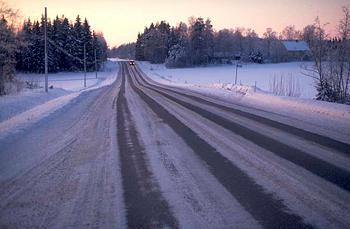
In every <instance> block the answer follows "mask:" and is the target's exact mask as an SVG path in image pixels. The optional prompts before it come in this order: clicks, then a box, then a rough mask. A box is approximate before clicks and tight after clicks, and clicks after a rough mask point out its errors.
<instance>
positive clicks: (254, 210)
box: [126, 69, 313, 228]
mask: <svg viewBox="0 0 350 229" xmlns="http://www.w3.org/2000/svg"><path fill="white" fill-rule="evenodd" d="M126 73H127V76H128V77H129V79H130V85H131V87H132V89H133V90H134V91H135V92H136V93H137V94H138V95H139V96H140V97H141V98H142V99H143V100H144V101H145V102H146V104H148V106H149V107H150V108H151V109H152V110H153V112H154V113H156V114H157V115H158V116H159V117H160V118H161V119H162V120H163V121H164V122H165V123H167V124H168V125H169V126H170V127H171V128H172V129H173V130H174V131H175V132H176V133H177V134H178V135H179V136H180V137H181V138H182V139H183V140H184V141H185V142H186V144H187V145H188V146H189V147H191V148H192V149H193V151H194V152H196V154H197V155H198V156H199V157H200V158H201V159H202V160H203V161H204V162H205V164H206V165H207V166H208V168H209V170H210V172H211V173H212V174H213V175H214V176H215V177H216V178H217V179H218V180H219V181H220V182H221V184H222V185H223V186H224V187H225V188H226V189H227V190H228V191H229V192H230V193H231V194H232V195H233V196H234V197H235V198H236V199H237V200H238V202H239V203H240V204H241V205H242V206H243V207H244V208H245V209H246V210H247V211H248V212H249V213H250V214H251V215H252V216H253V217H254V218H255V219H256V220H257V221H258V222H259V223H261V225H262V226H263V227H264V228H313V227H312V226H311V225H309V224H306V223H304V222H303V219H302V218H301V217H300V216H298V215H295V214H292V213H289V212H288V208H287V207H286V206H285V205H284V204H283V202H282V201H281V200H279V199H276V198H275V197H274V196H273V195H272V194H271V193H267V192H266V191H264V189H263V188H262V187H261V186H260V185H258V184H257V183H256V182H255V181H254V180H253V179H251V178H250V177H249V176H248V175H247V174H246V173H245V172H243V171H242V170H241V169H240V168H239V167H237V166H235V165H234V164H232V163H231V162H230V161H229V160H228V159H227V158H225V157H224V156H222V155H221V154H220V153H219V152H217V150H216V149H215V148H213V147H212V146H211V145H210V144H208V143H207V142H206V141H204V140H203V139H202V138H200V137H199V136H198V135H197V134H196V133H195V132H194V131H193V130H191V129H190V128H189V127H187V126H186V125H184V124H183V123H182V122H181V121H179V120H178V119H177V118H176V117H175V116H174V115H172V114H170V113H169V112H168V111H167V110H166V109H165V108H164V107H162V106H161V105H160V104H159V103H157V102H156V100H154V99H153V98H152V97H150V96H149V95H147V94H146V93H145V92H144V91H143V90H141V89H140V88H138V87H137V86H136V85H135V83H134V82H133V80H135V78H134V77H131V74H130V72H129V70H128V69H126ZM266 209H268V210H266Z"/></svg>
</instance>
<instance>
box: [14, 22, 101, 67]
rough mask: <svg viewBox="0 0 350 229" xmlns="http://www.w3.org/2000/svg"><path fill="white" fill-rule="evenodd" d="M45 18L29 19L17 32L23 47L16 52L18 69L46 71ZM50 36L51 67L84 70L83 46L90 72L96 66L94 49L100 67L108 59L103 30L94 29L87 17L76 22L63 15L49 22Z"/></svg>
mask: <svg viewBox="0 0 350 229" xmlns="http://www.w3.org/2000/svg"><path fill="white" fill-rule="evenodd" d="M44 25H45V21H44V18H43V17H42V18H41V21H33V22H31V20H30V19H28V20H26V21H25V22H24V23H23V27H22V29H21V30H20V32H19V33H18V35H17V39H18V41H19V44H20V48H19V49H18V51H17V53H16V62H17V65H16V69H17V70H18V71H23V72H36V73H42V72H44ZM47 36H48V70H49V72H59V71H82V70H83V66H84V65H83V64H84V63H83V60H84V46H85V50H86V66H87V71H93V70H94V69H95V52H96V59H97V60H98V61H97V68H98V69H99V68H100V66H101V63H102V62H103V61H105V60H106V58H107V43H106V41H105V39H104V37H103V34H101V33H95V32H92V31H91V28H90V25H89V23H88V21H87V19H86V18H85V20H84V21H83V22H82V20H81V18H80V17H79V15H78V16H77V17H76V19H75V21H74V23H71V22H70V21H69V20H68V18H66V17H64V16H62V17H58V16H56V18H55V19H54V20H53V21H51V20H48V22H47Z"/></svg>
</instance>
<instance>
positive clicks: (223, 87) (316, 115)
mask: <svg viewBox="0 0 350 229" xmlns="http://www.w3.org/2000/svg"><path fill="white" fill-rule="evenodd" d="M303 64H309V65H310V64H311V63H310V62H306V63H300V62H294V63H281V64H263V65H259V64H247V65H244V66H243V68H239V70H238V71H239V73H238V82H241V83H242V85H240V84H239V85H234V84H232V82H233V81H234V71H235V67H234V66H230V65H223V66H210V67H196V68H184V69H167V68H166V67H165V66H164V65H163V64H150V63H148V62H138V66H140V68H141V69H142V70H143V71H144V72H145V73H146V74H147V75H148V76H149V77H151V78H152V79H153V80H155V81H157V82H160V83H162V84H166V85H171V86H176V87H181V88H187V89H189V90H191V91H194V92H197V93H198V92H199V93H201V94H203V95H208V96H210V97H211V98H215V99H218V100H219V101H222V102H228V103H231V102H233V103H235V104H240V105H243V106H248V107H253V108H256V109H259V110H262V111H268V112H269V113H268V115H269V117H268V118H273V117H270V116H271V115H272V114H274V113H275V114H277V115H278V117H276V118H277V119H281V117H284V116H285V117H292V118H293V119H294V120H300V121H302V122H301V123H303V124H300V123H297V122H294V123H290V124H291V125H296V126H298V125H299V124H300V125H302V126H299V127H300V128H303V127H305V124H306V123H310V124H311V125H312V126H320V127H322V128H323V129H327V130H328V131H331V130H332V131H334V132H342V133H343V134H346V135H348V136H350V130H349V129H348V128H347V127H348V123H350V106H348V105H343V104H335V103H329V102H324V101H317V100H315V99H313V97H314V96H315V94H316V90H315V88H314V82H313V79H312V78H310V77H307V76H305V75H304V74H303V73H302V71H303V70H302V68H301V65H303ZM289 74H292V75H293V74H294V75H295V76H297V77H299V83H300V86H301V87H302V96H301V97H288V96H276V95H274V94H272V93H271V92H269V83H270V82H271V80H273V77H274V75H276V76H278V75H286V76H288V75H289ZM255 81H257V88H255V86H254V84H255ZM261 115H263V116H264V112H262V113H261ZM280 121H282V122H287V121H288V120H280ZM344 127H345V128H344ZM311 129H313V127H311V126H310V130H311ZM315 131H316V130H315Z"/></svg>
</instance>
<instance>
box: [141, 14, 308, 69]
mask: <svg viewBox="0 0 350 229" xmlns="http://www.w3.org/2000/svg"><path fill="white" fill-rule="evenodd" d="M306 29H307V28H305V29H304V30H303V31H298V30H297V29H295V27H294V26H287V27H286V28H285V29H284V30H283V31H282V32H281V33H280V34H278V33H277V32H276V31H273V30H272V29H271V28H267V29H266V32H265V33H264V34H263V37H259V36H258V34H257V33H256V32H255V31H254V30H253V29H244V28H236V29H222V30H219V31H215V30H214V28H213V26H212V24H211V21H210V19H207V20H204V19H203V18H190V20H189V23H188V25H187V24H186V23H183V22H180V23H179V24H178V25H177V26H175V27H171V26H170V25H169V24H168V23H167V22H165V21H161V22H159V23H156V24H154V23H152V24H151V25H150V26H149V27H146V28H145V29H144V31H143V33H139V34H138V36H137V41H136V46H135V58H136V59H137V60H148V61H150V62H151V63H164V62H165V63H166V65H167V66H168V67H185V66H191V65H206V64H209V63H217V62H218V61H222V60H223V59H225V58H227V59H232V58H234V56H240V58H242V60H244V61H252V62H259V63H262V62H282V61H288V56H287V51H286V49H285V48H284V47H283V45H282V43H281V40H302V39H304V36H305V35H307V32H308V31H307V30H306Z"/></svg>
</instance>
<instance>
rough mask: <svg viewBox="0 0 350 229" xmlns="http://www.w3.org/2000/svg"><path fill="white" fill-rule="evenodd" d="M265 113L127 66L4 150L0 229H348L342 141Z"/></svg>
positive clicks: (3, 142)
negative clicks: (109, 81)
mask: <svg viewBox="0 0 350 229" xmlns="http://www.w3.org/2000/svg"><path fill="white" fill-rule="evenodd" d="M262 112H263V111H262V110H261V109H259V110H256V109H254V108H252V107H242V106H241V105H238V104H234V103H228V102H225V103H223V102H221V101H219V100H217V99H215V98H213V97H210V96H209V95H203V94H200V93H197V92H193V91H190V90H186V89H181V88H178V87H171V86H166V85H162V84H159V83H157V82H154V81H152V80H151V79H150V78H148V77H147V76H146V75H145V74H144V73H143V72H142V71H141V70H140V69H139V68H138V67H137V66H129V65H128V64H127V63H126V62H120V70H119V76H118V78H117V81H116V82H115V83H113V84H112V85H109V86H105V87H102V88H99V89H96V90H90V91H87V92H83V93H81V94H80V95H79V96H77V97H76V98H74V99H73V100H72V101H71V102H70V103H68V104H67V105H65V106H64V107H62V108H60V109H58V110H57V111H55V112H53V113H52V114H50V115H49V116H46V117H45V118H43V119H41V120H39V121H38V122H37V123H34V124H32V125H30V126H26V127H25V128H24V129H22V130H21V131H17V132H15V133H13V134H10V135H7V136H6V137H4V138H1V139H0V228H349V225H350V157H349V156H350V139H349V135H347V131H341V132H340V133H338V134H336V136H335V135H334V136H333V135H332V136H325V135H321V134H319V133H322V131H321V132H317V131H312V132H311V130H310V129H312V130H315V129H317V128H318V126H314V127H312V128H310V129H309V126H310V124H308V125H305V128H304V129H301V128H300V127H296V126H294V125H290V124H286V123H292V121H293V120H290V122H281V120H286V119H288V117H285V116H283V118H281V119H278V114H275V113H274V114H273V115H271V117H273V119H272V118H271V119H270V118H269V117H270V116H269V113H268V111H266V112H264V114H263V115H261V113H262ZM290 119H292V118H290ZM299 122H301V121H299ZM300 125H302V123H299V125H298V126H300ZM344 128H349V126H344ZM323 132H324V131H323Z"/></svg>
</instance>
